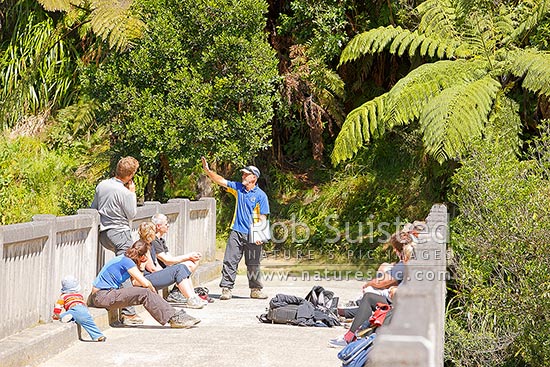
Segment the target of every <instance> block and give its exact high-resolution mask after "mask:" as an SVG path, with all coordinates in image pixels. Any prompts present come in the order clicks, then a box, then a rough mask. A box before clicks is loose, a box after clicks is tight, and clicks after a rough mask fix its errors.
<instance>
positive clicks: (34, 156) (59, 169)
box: [0, 138, 94, 224]
mask: <svg viewBox="0 0 550 367" xmlns="http://www.w3.org/2000/svg"><path fill="white" fill-rule="evenodd" d="M74 158H75V157H74V156H70V155H68V154H62V153H59V152H56V151H53V150H49V149H48V148H47V146H46V145H45V144H44V143H42V142H40V141H39V140H37V139H35V138H18V139H16V140H9V139H3V140H2V142H0V172H1V174H0V177H1V179H0V180H1V181H0V213H1V218H0V224H11V223H20V222H27V221H30V220H31V218H32V216H33V215H35V214H45V213H48V214H56V215H63V214H65V215H68V214H76V210H77V209H79V208H82V207H87V206H88V205H89V204H90V202H91V199H92V197H93V192H94V189H93V188H94V186H93V182H90V181H89V180H86V178H85V177H82V176H81V175H78V174H77V168H78V167H77V165H76V162H75V159H74Z"/></svg>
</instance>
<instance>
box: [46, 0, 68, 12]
mask: <svg viewBox="0 0 550 367" xmlns="http://www.w3.org/2000/svg"><path fill="white" fill-rule="evenodd" d="M38 3H40V5H42V7H43V8H44V10H46V11H69V9H71V1H70V0H38Z"/></svg>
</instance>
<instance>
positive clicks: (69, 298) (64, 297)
mask: <svg viewBox="0 0 550 367" xmlns="http://www.w3.org/2000/svg"><path fill="white" fill-rule="evenodd" d="M57 305H59V306H62V307H63V308H64V309H65V311H68V310H69V309H70V308H72V307H73V306H76V305H84V306H86V302H84V297H82V295H81V294H80V293H62V294H61V296H60V297H59V300H58V301H57Z"/></svg>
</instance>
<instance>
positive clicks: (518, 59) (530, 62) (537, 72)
mask: <svg viewBox="0 0 550 367" xmlns="http://www.w3.org/2000/svg"><path fill="white" fill-rule="evenodd" d="M508 60H509V63H510V66H509V71H510V73H512V74H514V75H515V76H517V77H521V78H523V81H522V82H521V85H522V86H523V87H524V88H525V89H527V90H529V91H531V92H535V93H541V94H544V95H546V96H550V52H540V51H537V50H533V49H525V50H517V51H515V52H513V53H511V55H510V56H509V58H508Z"/></svg>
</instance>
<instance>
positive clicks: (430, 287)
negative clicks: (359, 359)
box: [369, 205, 448, 367]
mask: <svg viewBox="0 0 550 367" xmlns="http://www.w3.org/2000/svg"><path fill="white" fill-rule="evenodd" d="M426 224H427V228H426V231H424V232H423V233H421V234H420V237H419V243H418V244H417V246H416V250H415V258H414V259H413V260H410V261H409V263H408V265H409V266H407V267H406V268H407V270H406V274H405V280H404V282H405V283H404V284H403V285H401V286H400V287H399V290H398V292H397V293H396V296H395V300H394V305H395V311H394V315H393V317H392V319H391V323H390V324H389V325H387V326H384V327H382V328H381V329H380V331H379V332H378V334H377V338H376V340H375V344H374V347H373V350H372V352H371V353H370V355H369V357H370V360H371V363H372V364H369V366H380V367H382V366H392V367H401V366H422V367H436V366H437V367H442V366H443V346H444V336H445V293H446V280H447V271H446V266H447V261H446V259H447V257H446V256H447V253H446V244H447V242H448V240H447V239H448V215H447V207H446V206H445V205H434V206H433V207H432V209H431V211H430V214H429V215H428V217H427V218H426Z"/></svg>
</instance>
